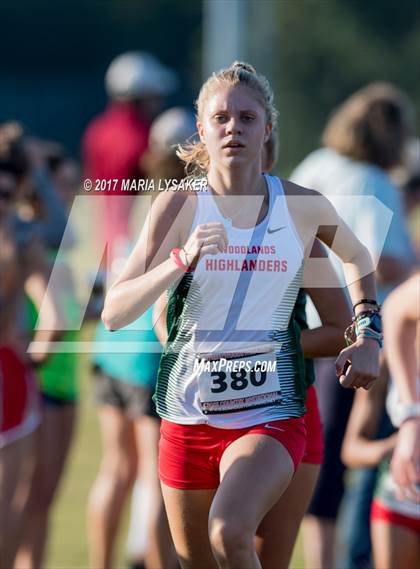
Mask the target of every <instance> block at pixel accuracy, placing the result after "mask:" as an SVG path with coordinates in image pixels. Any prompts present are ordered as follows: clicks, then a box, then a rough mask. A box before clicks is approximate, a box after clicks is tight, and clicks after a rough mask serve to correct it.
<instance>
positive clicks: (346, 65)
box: [261, 0, 420, 175]
mask: <svg viewBox="0 0 420 569" xmlns="http://www.w3.org/2000/svg"><path fill="white" fill-rule="evenodd" d="M261 9H264V2H261ZM276 20H277V22H278V34H277V37H276V42H277V44H276V46H275V47H274V48H273V59H274V60H275V68H276V69H277V73H276V74H275V79H274V83H275V87H276V98H277V105H278V107H279V110H280V123H279V124H280V143H281V148H280V161H279V162H280V169H281V171H282V173H283V174H284V175H288V174H289V173H290V171H291V169H292V168H293V167H294V166H295V165H296V164H297V163H298V162H299V161H300V160H301V159H302V158H303V157H304V156H305V155H306V154H307V153H308V152H310V151H311V150H313V149H314V148H316V147H317V146H319V144H320V135H321V132H322V129H323V127H324V125H325V122H326V120H327V118H328V116H329V114H330V112H331V110H332V109H333V108H334V107H335V106H336V105H337V104H339V103H340V102H342V101H343V100H344V99H345V98H346V97H347V96H348V95H349V94H351V93H352V92H353V91H355V90H356V89H359V88H360V87H362V86H364V85H366V84H368V83H370V82H371V81H377V80H386V81H390V82H392V83H394V84H395V85H397V86H398V87H400V88H401V89H403V90H404V91H405V92H406V93H407V94H408V95H409V96H410V98H411V100H412V101H413V102H414V103H415V105H416V107H417V111H419V110H420V109H419V102H420V65H419V62H420V3H419V2H417V1H416V0H367V1H366V0H280V1H278V2H276ZM419 125H420V119H419V115H418V114H417V134H418V127H419Z"/></svg>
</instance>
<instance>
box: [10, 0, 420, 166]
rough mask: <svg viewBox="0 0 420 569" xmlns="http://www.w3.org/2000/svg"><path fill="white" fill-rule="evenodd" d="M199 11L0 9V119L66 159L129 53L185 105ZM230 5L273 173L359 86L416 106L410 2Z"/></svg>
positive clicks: (63, 0)
mask: <svg viewBox="0 0 420 569" xmlns="http://www.w3.org/2000/svg"><path fill="white" fill-rule="evenodd" d="M210 2H211V3H213V4H214V3H216V2H218V3H219V4H224V5H225V6H226V4H229V3H230V1H229V0H227V1H225V2H220V1H219V0H210ZM203 4H204V5H205V4H206V2H204V3H202V2H200V1H199V0H183V2H179V1H178V0H157V1H154V2H152V1H147V0H143V1H140V0H103V1H96V0H90V1H88V2H86V1H83V0H72V1H69V0H60V1H59V2H57V3H55V4H54V3H51V2H48V1H46V0H38V1H37V2H36V3H35V2H32V1H30V0H26V1H25V0H20V1H17V2H15V3H11V2H9V3H7V4H3V5H2V8H1V22H2V32H1V34H0V46H1V53H2V58H1V60H0V121H3V120H10V119H16V120H20V121H22V122H23V123H24V124H25V125H26V127H27V128H28V129H29V130H30V131H31V132H33V133H35V134H37V135H39V136H42V137H47V138H51V139H54V140H58V141H59V142H61V143H63V144H64V145H65V146H66V147H67V148H68V149H69V150H70V151H71V152H72V153H73V154H74V155H77V154H78V151H79V143H80V137H81V134H82V132H83V130H84V128H85V126H86V124H87V122H88V121H89V119H90V118H91V117H92V116H93V115H95V114H96V113H97V112H98V111H99V110H101V109H102V108H103V107H104V105H105V103H106V96H105V91H104V87H103V77H104V73H105V70H106V68H107V66H108V64H109V62H110V61H111V60H112V58H113V57H114V56H116V55H117V54H119V53H121V52H123V51H126V50H131V49H141V50H147V51H151V52H152V53H154V54H156V55H157V56H158V57H159V58H160V59H161V60H162V61H163V62H164V63H165V64H167V65H169V66H170V67H172V68H174V69H176V70H177V72H178V73H179V76H180V78H181V86H180V89H179V90H178V91H177V93H176V94H175V95H174V96H173V97H172V98H171V99H170V100H169V101H168V104H174V103H176V104H191V102H192V100H193V98H194V97H195V96H196V94H197V90H198V88H199V85H200V82H201V79H202V59H203V55H204V54H203V48H202V35H203V17H204V15H205V13H206V10H205V9H203ZM239 5H240V10H241V13H242V22H243V42H242V47H241V50H240V53H239V55H240V56H242V57H244V58H246V59H249V60H250V61H251V63H254V65H256V66H257V68H258V70H260V71H262V72H264V73H267V75H268V76H269V78H270V79H271V81H272V84H273V86H274V87H275V91H276V98H277V105H278V107H279V110H280V137H281V155H280V166H279V167H280V170H281V171H282V173H283V174H284V175H287V174H288V173H289V172H290V170H291V169H292V168H293V166H295V165H296V164H297V163H298V162H299V160H300V159H301V158H303V157H304V156H305V155H306V154H307V153H308V152H309V151H310V150H312V149H313V148H315V147H316V146H317V145H318V142H319V135H320V132H321V129H322V127H323V125H324V124H325V120H326V118H327V116H328V114H329V113H330V111H331V109H332V108H333V107H334V106H335V105H336V104H337V103H339V102H340V101H342V100H343V99H344V98H345V97H346V96H347V95H348V94H350V93H351V92H352V91H354V90H355V89H357V88H359V87H361V86H363V85H365V84H366V83H368V82H370V81H373V80H379V79H380V80H389V81H392V82H395V83H396V84H397V85H398V86H399V87H401V88H402V89H404V90H405V91H406V92H407V93H408V94H409V95H410V96H411V98H412V99H413V100H415V102H417V103H418V102H419V100H420V77H419V69H420V66H419V58H420V10H419V7H418V3H417V2H416V1H415V0H398V1H397V0H386V1H383V0H369V1H368V2H366V1H363V0H277V1H268V0H260V1H257V0H240V2H239ZM222 9H223V8H222ZM229 34H230V30H229V27H225V28H224V29H221V30H220V42H219V43H220V47H221V50H222V51H223V40H224V38H225V41H227V38H228V36H229ZM226 63H230V62H226ZM417 120H418V119H417ZM418 124H419V123H418Z"/></svg>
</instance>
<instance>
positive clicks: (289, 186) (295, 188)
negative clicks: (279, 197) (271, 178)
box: [282, 180, 322, 197]
mask: <svg viewBox="0 0 420 569" xmlns="http://www.w3.org/2000/svg"><path fill="white" fill-rule="evenodd" d="M282 184H283V188H284V193H285V194H286V196H313V197H317V196H318V197H322V194H321V193H320V192H318V191H316V190H311V189H310V188H305V187H304V186H299V184H295V183H294V182H291V181H290V180H282Z"/></svg>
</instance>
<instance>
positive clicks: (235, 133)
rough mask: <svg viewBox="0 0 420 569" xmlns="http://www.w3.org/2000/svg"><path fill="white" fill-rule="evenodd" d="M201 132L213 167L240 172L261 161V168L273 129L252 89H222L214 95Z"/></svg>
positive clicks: (207, 104) (200, 125)
mask: <svg viewBox="0 0 420 569" xmlns="http://www.w3.org/2000/svg"><path fill="white" fill-rule="evenodd" d="M197 128H198V132H199V135H200V138H201V140H202V142H204V143H205V145H206V147H207V152H208V153H209V156H210V165H211V166H214V165H215V164H218V165H220V166H222V167H227V168H236V167H241V166H243V165H244V164H250V163H251V162H255V161H257V162H259V163H260V167H261V155H262V148H263V145H264V142H265V140H267V138H268V136H269V134H270V131H271V125H270V124H267V119H266V113H265V110H264V108H263V106H262V104H261V103H260V102H259V101H258V99H257V98H256V96H255V94H254V93H253V91H252V89H249V88H248V87H244V86H236V87H221V88H220V89H218V90H217V91H215V92H213V93H211V94H210V95H209V96H208V99H207V101H206V102H205V106H204V109H203V116H202V117H200V120H199V121H198V122H197Z"/></svg>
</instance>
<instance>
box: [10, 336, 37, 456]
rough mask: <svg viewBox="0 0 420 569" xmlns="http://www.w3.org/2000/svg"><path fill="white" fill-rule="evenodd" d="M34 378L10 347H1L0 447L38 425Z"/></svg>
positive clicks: (29, 431) (24, 434) (26, 433)
mask: <svg viewBox="0 0 420 569" xmlns="http://www.w3.org/2000/svg"><path fill="white" fill-rule="evenodd" d="M39 421H40V414H39V399H38V394H37V391H36V382H35V377H34V375H33V373H32V371H31V370H30V369H28V367H27V366H26V365H25V364H24V363H23V362H22V360H21V359H20V357H19V356H18V355H17V354H16V352H15V351H14V349H13V348H11V347H9V346H5V345H0V448H2V447H4V446H6V445H7V444H10V443H13V442H14V441H16V440H18V439H20V438H22V437H24V436H26V435H28V434H29V433H31V432H32V431H33V430H34V429H35V428H36V427H37V426H38V424H39Z"/></svg>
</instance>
